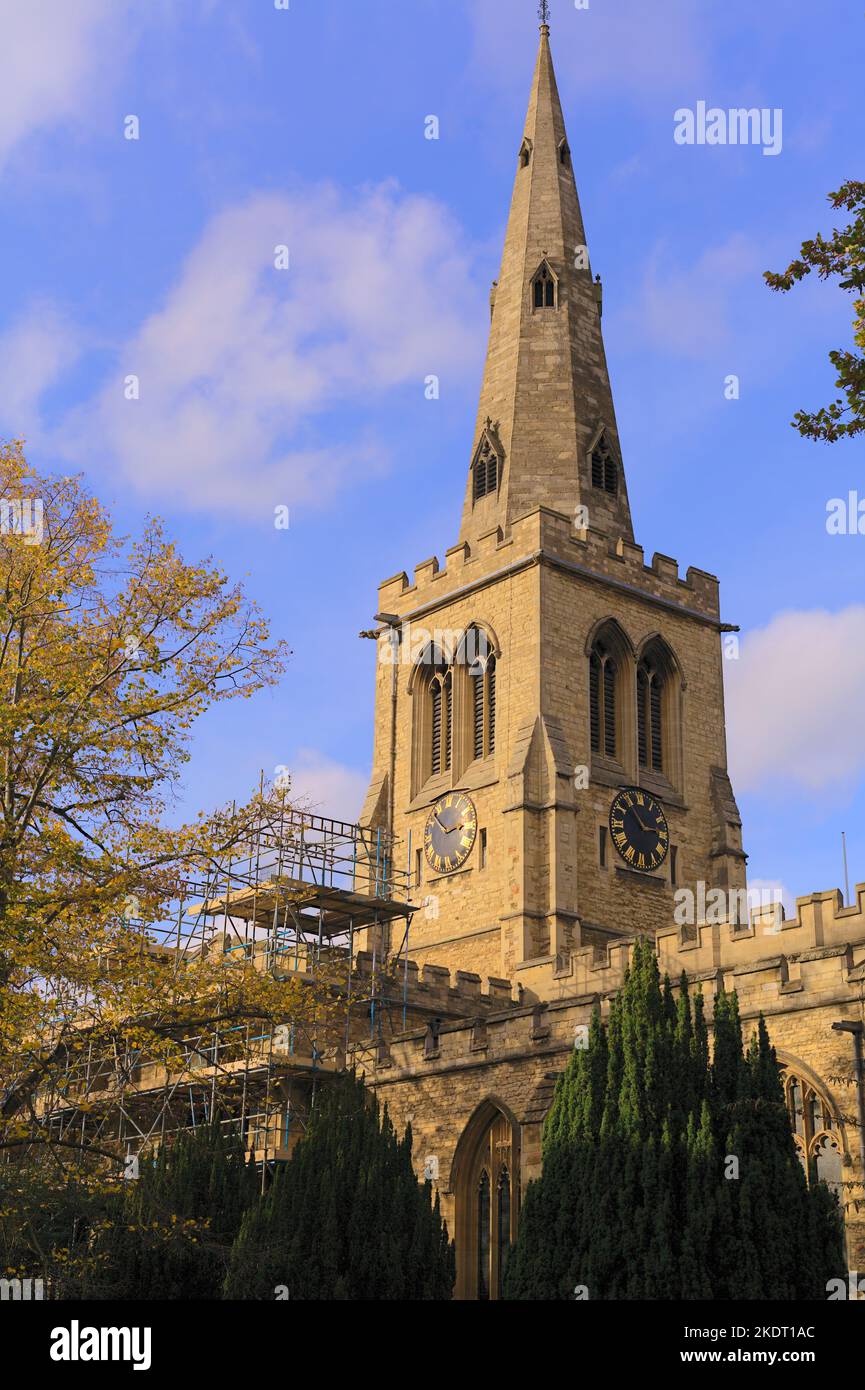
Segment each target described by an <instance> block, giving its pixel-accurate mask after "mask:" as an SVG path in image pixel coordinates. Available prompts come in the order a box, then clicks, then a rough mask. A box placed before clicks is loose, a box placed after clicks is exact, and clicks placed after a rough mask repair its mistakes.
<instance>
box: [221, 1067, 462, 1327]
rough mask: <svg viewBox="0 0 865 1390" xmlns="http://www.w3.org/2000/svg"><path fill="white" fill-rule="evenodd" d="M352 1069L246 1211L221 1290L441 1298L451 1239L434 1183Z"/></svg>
mask: <svg viewBox="0 0 865 1390" xmlns="http://www.w3.org/2000/svg"><path fill="white" fill-rule="evenodd" d="M411 1153H412V1135H411V1127H409V1128H408V1129H407V1130H406V1133H405V1136H404V1138H402V1139H400V1138H398V1137H397V1135H396V1133H395V1131H394V1128H393V1125H392V1124H391V1121H390V1119H389V1117H388V1113H387V1108H385V1110H384V1112H383V1113H380V1112H379V1107H378V1102H377V1101H376V1100H375V1098H374V1097H373V1096H370V1095H369V1094H368V1093H367V1092H366V1090H365V1088H364V1085H363V1083H362V1081H360V1080H358V1079H357V1078H356V1077H355V1076H354V1075H353V1074H351V1073H346V1074H345V1075H344V1076H341V1077H337V1078H335V1079H334V1080H333V1081H330V1082H328V1084H326V1085H325V1086H323V1087H322V1088H321V1090H320V1091H319V1095H318V1098H317V1103H316V1105H315V1107H314V1109H313V1112H312V1115H311V1117H310V1123H309V1127H308V1130H307V1132H306V1134H305V1135H304V1136H303V1138H302V1139H301V1140H300V1142H299V1143H298V1145H297V1148H296V1149H295V1152H294V1153H293V1155H292V1157H291V1159H290V1160H289V1162H288V1163H287V1164H285V1165H284V1166H283V1167H282V1168H281V1170H280V1171H279V1172H278V1173H277V1175H276V1178H275V1180H274V1182H273V1184H272V1186H271V1188H270V1191H269V1192H268V1194H267V1196H266V1197H265V1199H264V1200H263V1201H262V1202H261V1203H260V1204H259V1205H257V1206H255V1207H253V1208H252V1209H250V1210H249V1211H248V1212H247V1214H246V1216H245V1218H244V1220H243V1223H242V1225H241V1229H240V1232H239V1235H238V1237H237V1240H236V1242H235V1245H234V1249H233V1251H232V1258H231V1265H230V1269H229V1273H228V1278H227V1279H226V1283H225V1297H226V1298H238V1299H272V1298H275V1297H277V1296H278V1295H277V1292H276V1291H277V1290H281V1289H285V1290H286V1291H287V1296H288V1297H289V1298H291V1299H301V1300H309V1299H321V1300H331V1299H336V1300H340V1299H352V1300H354V1299H362V1300H382V1299H383V1300H396V1299H400V1300H402V1299H447V1298H450V1297H451V1292H452V1289H453V1281H454V1255H453V1247H452V1245H451V1243H450V1241H449V1239H448V1234H447V1227H446V1226H445V1224H444V1222H443V1221H442V1218H441V1212H440V1210H439V1201H438V1196H437V1195H436V1198H435V1201H433V1200H432V1195H431V1184H430V1183H424V1184H420V1183H419V1182H418V1180H417V1178H416V1176H415V1173H414V1169H413V1167H412V1161H411Z"/></svg>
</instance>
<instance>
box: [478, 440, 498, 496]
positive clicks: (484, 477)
mask: <svg viewBox="0 0 865 1390" xmlns="http://www.w3.org/2000/svg"><path fill="white" fill-rule="evenodd" d="M498 485H499V459H498V455H497V453H496V451H495V449H494V448H493V446H492V444H491V443H490V441H489V440H488V439H485V440H484V442H483V444H482V445H481V447H480V448H479V449H478V452H477V457H476V458H475V467H474V499H475V501H476V502H479V501H480V499H481V498H482V497H486V496H487V495H488V494H489V493H491V492H495V491H496V490H497V489H498Z"/></svg>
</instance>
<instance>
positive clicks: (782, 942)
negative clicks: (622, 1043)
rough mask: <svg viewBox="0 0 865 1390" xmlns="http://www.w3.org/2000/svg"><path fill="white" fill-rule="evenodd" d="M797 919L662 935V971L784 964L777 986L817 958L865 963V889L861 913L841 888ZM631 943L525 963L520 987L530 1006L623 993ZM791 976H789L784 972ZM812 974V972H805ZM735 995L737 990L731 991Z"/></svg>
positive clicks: (757, 914) (775, 914)
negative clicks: (844, 955) (833, 955)
mask: <svg viewBox="0 0 865 1390" xmlns="http://www.w3.org/2000/svg"><path fill="white" fill-rule="evenodd" d="M796 908H797V912H796V916H795V917H794V918H790V919H787V918H786V917H785V916H784V909H783V906H782V905H781V904H780V903H779V904H778V905H777V907H775V906H772V907H763V908H759V909H756V910H755V911H753V912H751V913H750V915H749V917H748V920H747V921H741V922H739V923H736V922H731V921H729V920H724V921H717V922H716V921H713V920H711V912H707V914H706V915H707V918H708V919H709V920H707V921H705V922H700V923H698V924H696V925H694V926H681V927H675V926H674V927H671V928H670V929H669V930H667V931H661V932H659V933H658V935H657V939H656V944H657V950H658V959H659V963H660V967H661V970H662V972H664V973H666V974H669V975H670V977H671V978H672V979H674V980H675V979H678V978H679V976H680V975H681V973H682V971H683V970H685V971H686V972H687V973H688V975H689V976H694V977H702V976H711V975H714V974H716V973H718V972H721V973H723V974H725V975H727V974H731V975H733V976H735V975H736V974H737V973H748V972H752V971H759V970H760V969H762V968H763V964H762V963H763V962H765V961H766V960H773V959H774V960H776V961H779V962H781V964H779V965H778V970H779V972H780V974H779V977H778V978H779V982H780V983H789V982H790V980H796V979H798V978H800V975H801V971H800V964H801V962H802V961H803V960H804V961H806V962H807V958H808V956H810V955H811V953H812V952H815V951H816V952H820V951H823V950H828V951H835V952H838V951H842V952H843V951H846V950H849V951H850V952H852V953H853V954H852V956H851V961H850V966H851V969H852V968H854V965H855V966H856V967H858V966H861V964H862V962H863V961H865V884H858V885H857V887H856V904H855V906H851V907H845V905H844V900H843V897H842V895H841V893H840V892H839V891H838V889H833V890H832V891H831V892H826V893H812V894H811V895H810V896H808V897H802V898H797V900H796ZM632 949H633V943H632V942H631V941H628V940H620V941H616V942H613V943H612V944H610V945H604V946H586V947H583V948H581V949H580V950H577V951H573V952H572V953H570V954H569V955H566V956H564V957H561V958H546V959H544V960H538V961H534V960H530V961H526V962H524V963H523V964H521V965H520V966H518V967H517V975H516V978H517V981H518V983H519V984H520V985H522V987H523V990H524V991H525V993H526V994H527V995H528V996H529V997H531V998H532V999H557V998H564V997H566V996H567V995H574V994H587V993H593V994H598V993H600V994H608V993H615V991H616V990H617V989H619V988H620V987H621V984H622V980H623V979H624V973H625V970H626V969H627V966H628V962H629V960H630V955H631V951H632ZM785 972H786V973H785ZM806 974H807V972H806ZM729 987H730V988H732V985H730V986H729Z"/></svg>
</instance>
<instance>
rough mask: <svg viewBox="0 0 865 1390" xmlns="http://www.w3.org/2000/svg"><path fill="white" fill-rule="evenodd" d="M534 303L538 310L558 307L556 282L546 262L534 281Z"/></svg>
mask: <svg viewBox="0 0 865 1390" xmlns="http://www.w3.org/2000/svg"><path fill="white" fill-rule="evenodd" d="M532 303H533V304H534V307H535V308H536V309H555V307H556V280H555V276H554V275H553V273H552V271H551V270H550V267H549V266H548V265H547V263H546V261H544V262H543V264H542V265H541V268H540V270H539V271H538V273H537V275H536V276H535V278H534V280H533V281H532Z"/></svg>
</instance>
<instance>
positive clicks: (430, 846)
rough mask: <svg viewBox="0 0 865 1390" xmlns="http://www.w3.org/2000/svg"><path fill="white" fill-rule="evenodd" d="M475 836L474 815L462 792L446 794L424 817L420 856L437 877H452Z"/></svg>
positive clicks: (471, 847)
mask: <svg viewBox="0 0 865 1390" xmlns="http://www.w3.org/2000/svg"><path fill="white" fill-rule="evenodd" d="M477 833H478V813H477V811H476V810H475V806H474V802H473V801H472V799H471V797H470V796H466V794H465V792H448V794H447V796H443V797H442V798H441V800H440V801H437V802H436V804H435V806H433V808H432V810H431V811H430V813H429V816H428V817H427V823H426V828H425V830H424V853H425V854H426V860H427V863H428V864H429V866H430V868H431V869H434V870H435V872H436V873H437V874H452V873H453V871H454V869H458V868H460V866H461V865H462V864H464V863H465V862H466V860H467V859H468V857H469V855H470V854H471V852H472V850H473V848H474V843H475V840H476V838H477Z"/></svg>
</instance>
